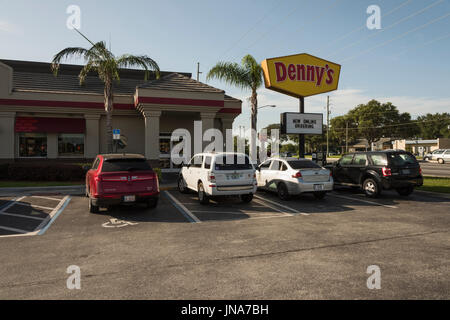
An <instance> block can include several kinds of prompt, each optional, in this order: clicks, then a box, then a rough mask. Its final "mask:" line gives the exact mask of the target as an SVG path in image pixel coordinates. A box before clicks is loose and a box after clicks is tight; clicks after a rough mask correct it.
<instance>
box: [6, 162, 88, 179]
mask: <svg viewBox="0 0 450 320" xmlns="http://www.w3.org/2000/svg"><path fill="white" fill-rule="evenodd" d="M84 178H85V171H84V170H83V168H82V167H81V166H80V165H76V164H56V163H48V164H47V163H39V164H38V163H12V164H10V165H9V166H8V179H10V180H15V181H82V180H84Z"/></svg>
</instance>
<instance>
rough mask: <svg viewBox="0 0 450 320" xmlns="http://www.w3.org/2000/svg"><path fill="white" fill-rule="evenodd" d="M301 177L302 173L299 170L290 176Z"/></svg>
mask: <svg viewBox="0 0 450 320" xmlns="http://www.w3.org/2000/svg"><path fill="white" fill-rule="evenodd" d="M301 177H302V173H301V172H300V171H297V173H296V174H294V175H293V176H292V178H301Z"/></svg>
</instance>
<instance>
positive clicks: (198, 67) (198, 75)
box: [197, 62, 203, 81]
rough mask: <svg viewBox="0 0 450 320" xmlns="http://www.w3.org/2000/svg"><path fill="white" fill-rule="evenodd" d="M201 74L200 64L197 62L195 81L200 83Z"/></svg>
mask: <svg viewBox="0 0 450 320" xmlns="http://www.w3.org/2000/svg"><path fill="white" fill-rule="evenodd" d="M202 73H203V72H200V62H197V81H200V75H201V74H202Z"/></svg>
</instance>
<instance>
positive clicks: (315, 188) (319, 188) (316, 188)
mask: <svg viewBox="0 0 450 320" xmlns="http://www.w3.org/2000/svg"><path fill="white" fill-rule="evenodd" d="M322 190H323V184H315V185H314V191H322Z"/></svg>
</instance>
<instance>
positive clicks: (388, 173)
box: [381, 167, 392, 177]
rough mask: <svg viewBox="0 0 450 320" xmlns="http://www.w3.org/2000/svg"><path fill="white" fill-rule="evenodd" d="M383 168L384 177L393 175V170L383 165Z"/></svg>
mask: <svg viewBox="0 0 450 320" xmlns="http://www.w3.org/2000/svg"><path fill="white" fill-rule="evenodd" d="M381 170H382V172H383V177H390V176H392V172H391V169H390V168H386V167H383V169H381Z"/></svg>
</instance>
